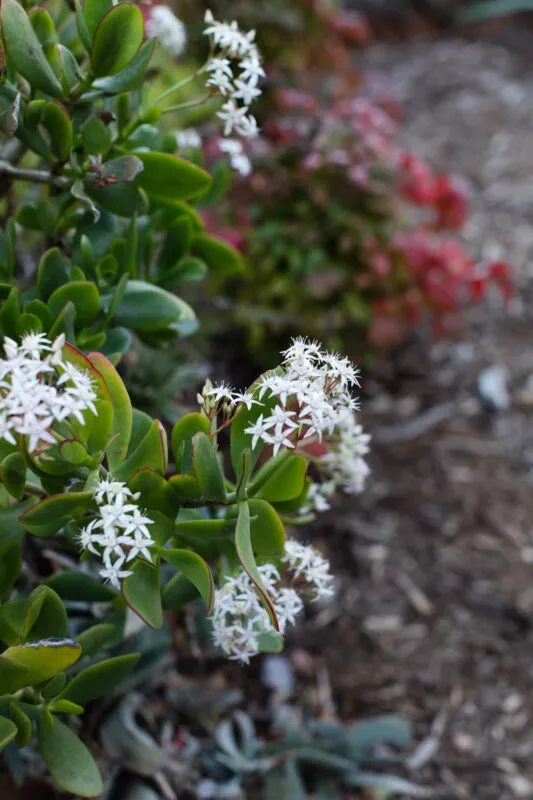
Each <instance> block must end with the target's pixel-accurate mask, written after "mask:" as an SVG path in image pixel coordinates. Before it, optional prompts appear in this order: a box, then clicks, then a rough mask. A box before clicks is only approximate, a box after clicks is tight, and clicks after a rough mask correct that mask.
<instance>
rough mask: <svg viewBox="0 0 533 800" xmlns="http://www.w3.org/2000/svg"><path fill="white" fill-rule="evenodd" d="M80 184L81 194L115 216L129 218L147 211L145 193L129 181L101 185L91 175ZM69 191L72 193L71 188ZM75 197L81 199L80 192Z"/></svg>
mask: <svg viewBox="0 0 533 800" xmlns="http://www.w3.org/2000/svg"><path fill="white" fill-rule="evenodd" d="M80 186H81V189H82V192H83V194H84V195H85V196H86V197H88V198H89V200H91V201H94V203H97V204H98V206H102V208H105V209H107V210H108V211H111V213H113V214H115V215H116V216H117V217H124V218H126V219H130V218H131V217H133V216H134V215H135V214H138V215H142V214H146V212H147V209H148V202H147V198H146V195H145V194H144V193H143V192H142V191H141V190H140V189H139V188H138V186H136V184H135V183H133V182H131V181H128V182H125V183H117V184H114V185H113V184H111V185H108V186H105V185H104V186H102V185H99V184H98V181H96V182H95V178H94V176H91V177H88V178H86V179H85V181H84V182H83V184H81V183H80ZM71 192H72V193H73V194H74V192H73V189H71ZM76 197H79V198H80V200H83V197H82V195H81V193H80V192H78V193H77V194H76ZM97 211H98V209H97ZM99 214H100V212H99V211H98V215H99ZM98 218H99V217H98Z"/></svg>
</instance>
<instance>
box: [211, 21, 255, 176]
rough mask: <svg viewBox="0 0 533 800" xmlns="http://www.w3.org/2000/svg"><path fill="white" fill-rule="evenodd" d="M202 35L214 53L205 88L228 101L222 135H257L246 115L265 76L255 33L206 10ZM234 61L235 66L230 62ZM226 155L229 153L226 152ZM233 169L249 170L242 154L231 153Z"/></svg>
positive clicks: (247, 136)
mask: <svg viewBox="0 0 533 800" xmlns="http://www.w3.org/2000/svg"><path fill="white" fill-rule="evenodd" d="M205 22H206V28H205V30H204V34H205V35H206V36H209V37H210V38H211V42H212V49H213V50H214V54H213V56H212V57H211V59H210V60H209V62H208V64H207V66H206V72H207V74H208V79H207V81H206V83H207V86H211V87H213V88H215V89H217V91H218V92H219V93H220V94H221V95H222V96H223V97H227V98H228V100H227V101H226V102H225V103H224V105H223V106H222V109H221V110H220V112H218V116H219V118H220V119H221V120H222V121H223V122H224V123H225V124H224V136H230V135H231V134H232V132H233V131H236V133H238V134H239V136H244V137H245V138H248V139H251V138H253V137H255V136H257V134H258V128H257V122H256V120H255V118H254V117H253V116H252V115H250V114H248V111H249V106H250V105H251V103H253V101H254V100H256V98H258V97H259V96H260V95H261V90H260V89H259V88H258V83H259V79H260V78H261V77H263V76H264V75H265V72H264V70H263V68H262V66H261V56H260V55H259V51H258V49H257V46H256V44H255V42H254V39H255V31H248V32H247V33H243V31H241V30H240V29H239V26H238V25H237V23H236V22H235V21H233V22H230V23H228V22H219V21H218V20H215V18H214V17H213V14H212V13H211V12H210V11H209V12H206V15H205ZM235 61H237V64H235V63H233V62H235ZM227 152H229V151H227ZM233 155H234V156H235V160H234V161H232V162H231V165H232V167H233V169H235V170H237V171H238V172H240V174H241V175H248V174H249V173H250V171H251V165H250V162H249V160H248V159H247V158H246V156H245V155H244V154H243V153H242V152H236V153H234V154H233Z"/></svg>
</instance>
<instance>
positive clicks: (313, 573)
mask: <svg viewBox="0 0 533 800" xmlns="http://www.w3.org/2000/svg"><path fill="white" fill-rule="evenodd" d="M282 561H283V563H284V564H286V565H287V568H288V569H289V570H290V571H291V572H292V574H293V576H294V578H300V579H301V580H303V581H304V583H305V584H306V585H307V586H308V587H309V588H310V589H311V590H312V592H313V595H314V598H315V600H324V599H326V598H328V597H332V596H333V594H334V590H333V585H332V584H333V575H332V574H331V572H330V571H329V562H328V561H327V560H326V559H325V558H324V556H323V555H322V553H319V552H318V550H317V549H316V548H314V547H311V546H310V545H307V544H302V543H301V542H297V541H296V539H289V540H288V541H287V542H286V543H285V553H284V555H283V558H282Z"/></svg>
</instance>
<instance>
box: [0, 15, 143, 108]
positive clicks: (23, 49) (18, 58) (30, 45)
mask: <svg viewBox="0 0 533 800" xmlns="http://www.w3.org/2000/svg"><path fill="white" fill-rule="evenodd" d="M139 13H140V12H139ZM0 14H1V17H0V18H1V22H2V35H3V39H4V45H5V48H6V51H7V55H8V59H9V60H10V61H11V63H12V64H13V66H14V67H15V69H16V70H17V71H18V72H20V74H21V75H22V76H23V77H24V78H26V80H27V81H28V82H29V83H30V85H31V86H32V88H33V89H39V90H40V91H41V92H44V93H45V94H48V95H51V96H52V97H56V98H59V99H61V98H62V96H63V90H62V88H61V84H60V83H59V81H58V79H57V77H56V76H55V74H54V71H53V70H52V68H51V66H50V64H49V63H48V61H47V60H46V57H45V55H44V53H43V50H42V47H41V44H40V42H39V39H38V38H37V36H36V34H35V31H34V30H33V27H32V24H31V22H30V20H29V19H28V17H27V15H26V12H25V11H24V9H23V8H22V6H20V5H19V4H18V3H17V2H16V0H2V6H1V11H0Z"/></svg>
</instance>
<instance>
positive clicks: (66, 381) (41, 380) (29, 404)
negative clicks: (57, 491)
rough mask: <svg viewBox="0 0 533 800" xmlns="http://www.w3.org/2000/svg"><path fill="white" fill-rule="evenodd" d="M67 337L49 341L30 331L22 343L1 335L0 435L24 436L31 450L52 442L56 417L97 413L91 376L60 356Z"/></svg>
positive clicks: (81, 418)
mask: <svg viewBox="0 0 533 800" xmlns="http://www.w3.org/2000/svg"><path fill="white" fill-rule="evenodd" d="M64 344H65V337H64V336H63V335H61V336H58V337H57V338H56V339H55V340H54V341H53V342H51V341H50V340H49V339H47V337H46V336H45V335H44V334H43V333H28V334H26V335H25V336H23V337H22V341H21V343H20V344H17V343H16V342H15V341H13V339H10V338H9V337H6V338H5V339H4V354H5V358H3V359H0V438H2V439H5V440H6V441H7V442H9V443H10V444H16V440H15V436H14V434H19V435H20V436H25V437H27V447H28V450H29V452H31V453H33V452H35V451H37V450H44V449H48V448H49V447H50V446H51V445H53V444H55V443H56V437H55V435H54V433H53V430H52V428H53V425H54V423H55V422H63V421H64V420H68V419H70V418H72V417H73V418H75V419H76V420H78V422H80V423H81V424H84V422H85V419H84V416H83V412H84V411H87V410H89V411H91V412H92V413H93V414H96V406H95V405H94V403H95V400H96V392H95V389H94V387H93V383H92V379H91V377H90V376H89V375H88V374H87V373H86V372H84V371H83V370H80V369H78V368H77V367H75V366H74V365H73V364H70V363H69V362H66V361H63V346H64Z"/></svg>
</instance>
